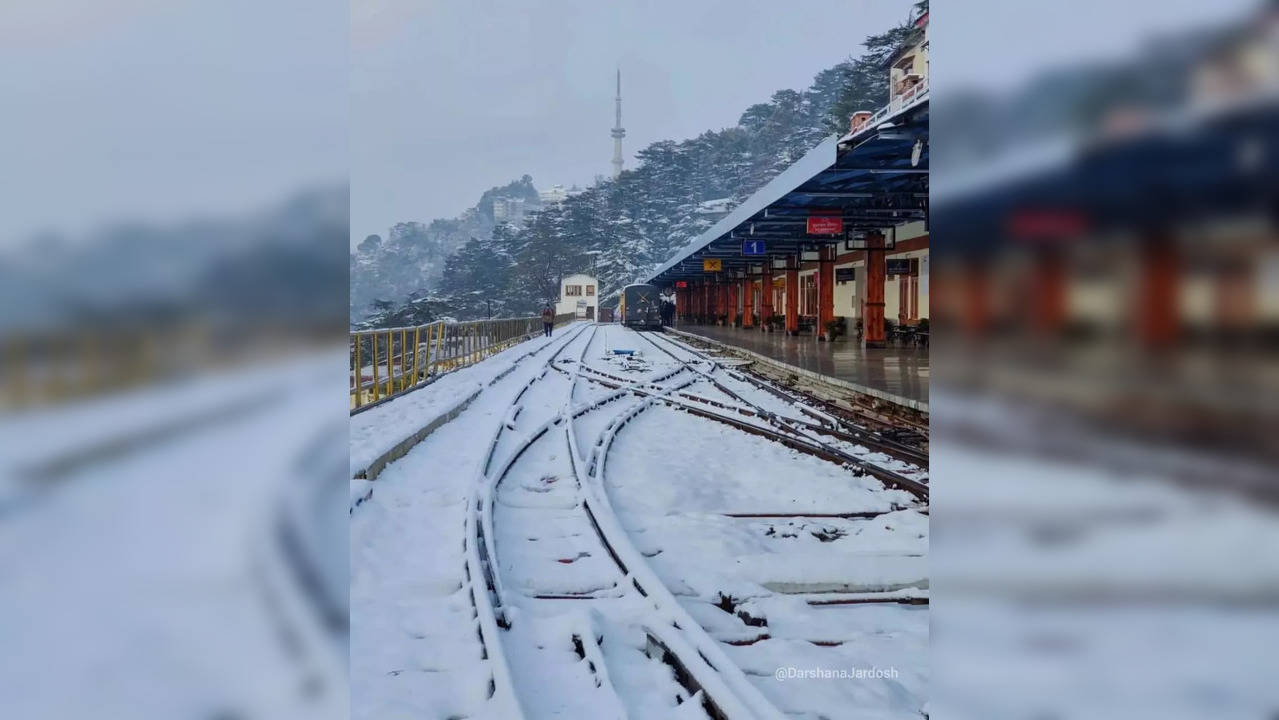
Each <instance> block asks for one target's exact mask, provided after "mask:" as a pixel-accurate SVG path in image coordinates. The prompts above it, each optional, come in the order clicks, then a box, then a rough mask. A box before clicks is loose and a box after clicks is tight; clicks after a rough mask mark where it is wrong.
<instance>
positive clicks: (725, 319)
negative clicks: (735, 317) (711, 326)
mask: <svg viewBox="0 0 1279 720" xmlns="http://www.w3.org/2000/svg"><path fill="white" fill-rule="evenodd" d="M715 324H716V325H720V326H723V325H727V324H728V314H727V313H720V316H719V320H718V321H717V322H716V323H715Z"/></svg>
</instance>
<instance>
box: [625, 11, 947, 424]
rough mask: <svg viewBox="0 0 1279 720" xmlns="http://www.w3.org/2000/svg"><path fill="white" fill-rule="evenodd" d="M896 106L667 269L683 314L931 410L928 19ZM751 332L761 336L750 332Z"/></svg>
mask: <svg viewBox="0 0 1279 720" xmlns="http://www.w3.org/2000/svg"><path fill="white" fill-rule="evenodd" d="M883 70H884V72H885V73H886V74H887V75H888V78H889V81H890V95H889V101H888V103H887V104H886V105H885V106H884V107H881V108H878V109H874V110H863V111H859V112H857V113H854V114H853V115H852V117H851V118H850V121H849V128H848V132H847V133H845V134H844V135H842V136H840V135H832V136H830V137H829V138H827V139H826V140H825V141H823V142H822V143H821V144H819V145H818V146H817V147H815V148H813V149H812V150H810V151H809V152H808V153H807V154H805V155H804V156H803V157H802V158H800V159H799V160H798V161H796V162H795V163H793V164H792V165H791V166H790V167H788V168H786V169H785V170H783V171H782V172H781V173H780V174H779V175H778V176H777V177H775V178H774V179H773V180H772V181H770V182H769V183H768V184H766V185H765V186H764V187H762V188H760V189H759V190H758V191H757V192H756V193H755V194H753V195H752V196H750V197H749V198H747V199H746V200H744V201H743V202H742V203H741V204H739V205H737V206H736V207H735V208H733V209H732V210H731V211H730V212H729V213H728V214H727V215H725V216H724V217H722V218H721V219H719V220H718V222H716V223H715V224H714V225H712V226H711V227H710V228H709V229H707V230H706V231H705V232H703V233H702V234H701V235H699V236H698V237H697V238H695V239H694V240H693V241H692V242H690V243H689V244H688V245H687V246H685V247H684V248H682V249H681V250H680V251H679V252H678V253H676V255H675V256H674V257H672V258H671V259H670V260H669V261H667V262H666V263H664V264H663V265H662V266H660V267H659V268H657V270H655V271H654V272H653V273H652V274H651V275H650V277H649V278H647V281H648V282H649V283H652V284H654V285H657V286H658V287H661V288H663V290H671V291H674V293H675V296H676V314H677V324H678V325H682V326H684V327H685V328H686V329H687V330H688V331H691V332H694V333H696V334H699V335H703V336H705V337H709V338H712V339H714V340H716V341H720V342H726V343H729V344H732V345H736V346H739V347H743V348H745V349H748V350H751V351H753V352H756V353H757V354H761V355H766V356H769V357H772V358H774V359H777V360H779V361H783V362H785V363H787V364H791V365H793V366H795V367H798V368H800V369H803V370H809V371H812V372H816V373H818V374H820V375H823V376H825V377H833V378H835V379H836V380H839V381H842V382H847V383H849V384H852V385H855V386H856V389H858V390H864V391H866V392H868V393H871V394H876V395H878V396H883V397H886V398H888V399H891V400H893V401H898V402H901V403H902V404H906V405H909V406H911V407H914V408H916V409H919V410H921V411H923V412H925V413H926V412H927V394H928V389H927V388H928V374H929V373H928V359H927V345H928V338H929V320H930V318H929V273H930V257H929V220H928V217H929V216H928V207H929V184H928V172H929V151H928V137H929V136H928V120H929V85H928V15H927V13H924V14H922V15H921V16H920V17H918V18H916V20H915V22H914V31H913V32H912V34H911V36H910V37H909V38H908V39H907V41H906V42H905V43H904V44H903V46H902V47H901V48H900V49H899V50H898V51H897V52H896V53H894V54H893V55H892V56H891V57H890V58H888V60H887V61H886V63H885V65H884V67H883ZM750 331H754V332H750Z"/></svg>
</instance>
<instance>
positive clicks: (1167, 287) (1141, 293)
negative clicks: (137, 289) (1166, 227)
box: [1134, 234, 1181, 350]
mask: <svg viewBox="0 0 1279 720" xmlns="http://www.w3.org/2000/svg"><path fill="white" fill-rule="evenodd" d="M1138 259H1139V262H1140V268H1139V270H1138V273H1139V279H1138V287H1137V292H1138V295H1137V305H1136V307H1135V308H1134V310H1135V312H1136V316H1137V337H1138V338H1140V339H1141V343H1142V345H1144V346H1145V347H1146V348H1147V349H1150V350H1165V349H1167V348H1169V347H1171V346H1172V345H1173V344H1175V343H1176V342H1177V340H1178V338H1179V336H1180V334H1181V327H1180V321H1179V319H1178V317H1177V315H1178V312H1177V311H1178V308H1177V274H1178V266H1179V265H1180V258H1179V257H1178V253H1177V248H1176V246H1175V245H1174V242H1173V240H1172V239H1170V238H1168V237H1167V236H1166V235H1162V234H1155V235H1150V236H1147V237H1145V238H1143V239H1142V242H1141V247H1140V249H1139V251H1138Z"/></svg>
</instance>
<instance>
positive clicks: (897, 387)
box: [670, 324, 929, 412]
mask: <svg viewBox="0 0 1279 720" xmlns="http://www.w3.org/2000/svg"><path fill="white" fill-rule="evenodd" d="M670 329H672V330H676V331H679V332H684V333H688V334H690V335H695V336H698V337H703V338H706V339H708V340H713V341H715V342H720V343H724V344H726V345H732V346H734V347H737V348H741V349H742V350H745V351H747V352H749V353H754V354H756V355H759V356H762V357H763V358H766V359H769V360H771V361H773V362H775V363H778V364H782V365H786V366H789V367H790V368H793V369H794V370H796V371H799V372H800V374H811V375H817V376H820V379H823V380H828V381H832V382H834V383H835V384H837V385H843V386H847V387H850V388H851V389H853V390H857V391H859V392H864V393H867V394H870V395H875V396H878V397H882V398H884V399H886V400H891V401H893V402H896V403H898V404H901V405H905V406H907V407H911V408H914V409H916V410H921V411H923V412H928V378H929V366H928V349H927V348H919V347H911V346H907V347H888V348H882V349H880V348H874V349H865V348H862V347H861V344H860V343H858V342H857V341H856V340H847V339H843V338H841V339H838V340H836V341H835V342H819V341H818V340H817V339H816V338H813V337H812V336H798V337H792V336H789V335H787V334H785V333H780V332H761V331H759V330H757V329H748V328H733V327H721V326H718V325H679V324H677V325H675V326H674V327H672V328H670Z"/></svg>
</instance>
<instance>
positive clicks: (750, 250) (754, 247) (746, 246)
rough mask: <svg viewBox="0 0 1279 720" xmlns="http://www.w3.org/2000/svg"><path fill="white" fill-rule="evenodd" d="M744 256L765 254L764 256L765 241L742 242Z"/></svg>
mask: <svg viewBox="0 0 1279 720" xmlns="http://www.w3.org/2000/svg"><path fill="white" fill-rule="evenodd" d="M742 254H743V255H751V256H759V255H763V254H764V241H763V240H743V241H742Z"/></svg>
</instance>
